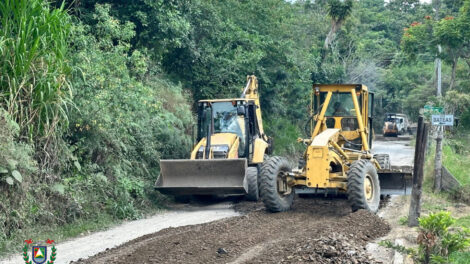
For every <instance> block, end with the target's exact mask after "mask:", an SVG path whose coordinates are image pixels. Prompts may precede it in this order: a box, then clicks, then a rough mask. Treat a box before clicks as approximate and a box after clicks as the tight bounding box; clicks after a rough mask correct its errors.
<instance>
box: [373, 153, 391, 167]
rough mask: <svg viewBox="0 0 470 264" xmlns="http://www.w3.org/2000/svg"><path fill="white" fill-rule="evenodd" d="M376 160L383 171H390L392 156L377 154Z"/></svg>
mask: <svg viewBox="0 0 470 264" xmlns="http://www.w3.org/2000/svg"><path fill="white" fill-rule="evenodd" d="M374 159H376V160H377V162H378V163H379V165H380V168H382V170H390V156H389V155H388V154H375V155H374Z"/></svg>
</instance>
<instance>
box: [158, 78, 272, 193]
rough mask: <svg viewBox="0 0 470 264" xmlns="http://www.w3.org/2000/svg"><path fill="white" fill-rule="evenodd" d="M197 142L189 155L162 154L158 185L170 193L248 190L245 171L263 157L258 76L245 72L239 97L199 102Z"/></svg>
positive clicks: (264, 144) (265, 149)
mask: <svg viewBox="0 0 470 264" xmlns="http://www.w3.org/2000/svg"><path fill="white" fill-rule="evenodd" d="M198 105H199V107H198V133H197V134H198V135H197V140H198V142H197V143H196V144H195V146H194V147H193V149H192V151H191V154H190V159H189V160H161V161H160V167H161V172H160V176H159V178H158V180H157V183H156V189H158V190H160V191H161V192H164V193H168V194H177V195H182V194H184V195H191V194H225V195H235V194H246V193H247V192H248V189H247V183H246V181H247V180H246V179H245V176H246V175H245V171H246V169H247V167H249V166H256V165H257V164H260V163H262V162H263V161H264V154H265V153H267V152H268V151H269V147H270V143H269V140H270V139H269V138H268V137H267V136H266V135H265V133H264V128H263V121H262V116H261V107H260V104H259V94H258V80H257V79H256V77H255V76H248V77H247V85H246V87H245V88H244V89H243V92H242V96H241V97H240V98H230V99H215V100H201V101H199V102H198Z"/></svg>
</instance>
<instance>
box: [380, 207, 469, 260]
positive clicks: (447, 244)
mask: <svg viewBox="0 0 470 264" xmlns="http://www.w3.org/2000/svg"><path fill="white" fill-rule="evenodd" d="M454 223H455V219H454V218H452V217H451V216H450V213H449V212H439V213H436V214H433V213H431V214H430V215H428V216H426V217H421V218H419V233H418V237H417V242H418V249H417V250H416V249H413V248H406V247H404V246H401V245H395V244H393V243H392V242H391V241H382V242H381V245H382V246H385V247H388V248H392V249H394V250H396V251H398V252H400V253H404V254H406V255H410V256H411V257H412V258H413V260H414V261H415V262H416V263H425V264H428V263H449V257H450V256H451V255H452V254H454V253H457V252H462V251H463V250H465V249H466V248H468V247H469V246H470V231H469V230H468V229H466V228H461V229H453V230H451V229H450V226H451V225H453V224H454Z"/></svg>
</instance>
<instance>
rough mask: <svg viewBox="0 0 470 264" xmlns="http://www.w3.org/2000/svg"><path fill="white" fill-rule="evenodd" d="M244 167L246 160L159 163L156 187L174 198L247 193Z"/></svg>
mask: <svg viewBox="0 0 470 264" xmlns="http://www.w3.org/2000/svg"><path fill="white" fill-rule="evenodd" d="M246 168H247V162H246V159H211V160H203V159H198V160H161V161H160V176H159V177H158V179H157V182H156V184H155V185H156V186H155V188H156V189H157V190H159V191H160V192H162V193H165V194H173V195H193V194H195V195H198V194H202V195H205V194H210V195H237V194H238V195H240V194H246V193H247V192H248V185H247V182H246V180H245V170H246Z"/></svg>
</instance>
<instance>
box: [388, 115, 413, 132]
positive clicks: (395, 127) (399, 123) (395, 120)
mask: <svg viewBox="0 0 470 264" xmlns="http://www.w3.org/2000/svg"><path fill="white" fill-rule="evenodd" d="M409 125H410V123H409V121H408V117H407V116H406V115H405V114H398V113H387V114H385V118H384V127H383V135H384V137H397V136H398V135H404V134H405V133H406V132H408V133H411V131H410V127H409Z"/></svg>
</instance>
